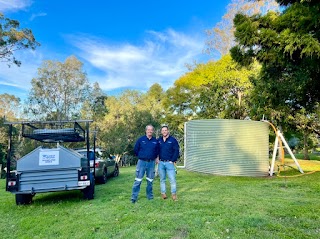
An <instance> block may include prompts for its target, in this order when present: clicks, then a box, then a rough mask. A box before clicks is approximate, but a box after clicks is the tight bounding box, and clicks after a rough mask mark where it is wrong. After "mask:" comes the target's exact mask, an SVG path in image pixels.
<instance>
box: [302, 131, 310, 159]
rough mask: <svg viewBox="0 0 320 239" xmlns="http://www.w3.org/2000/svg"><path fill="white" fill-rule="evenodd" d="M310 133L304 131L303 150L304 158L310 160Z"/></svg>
mask: <svg viewBox="0 0 320 239" xmlns="http://www.w3.org/2000/svg"><path fill="white" fill-rule="evenodd" d="M308 136H309V135H308V134H307V133H303V152H304V157H303V159H306V160H310V157H309V153H308Z"/></svg>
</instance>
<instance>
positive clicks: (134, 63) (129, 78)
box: [68, 29, 205, 90]
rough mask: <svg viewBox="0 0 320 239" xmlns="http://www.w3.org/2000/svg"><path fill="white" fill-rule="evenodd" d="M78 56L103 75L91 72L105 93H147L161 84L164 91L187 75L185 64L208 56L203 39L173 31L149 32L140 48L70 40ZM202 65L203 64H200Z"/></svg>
mask: <svg viewBox="0 0 320 239" xmlns="http://www.w3.org/2000/svg"><path fill="white" fill-rule="evenodd" d="M68 40H69V41H70V42H71V43H72V44H73V45H74V46H75V47H76V48H78V49H79V50H80V52H78V54H79V55H80V56H81V57H82V58H83V59H85V61H87V62H88V63H89V64H91V65H92V66H93V67H94V68H96V69H98V70H99V71H100V73H99V74H97V73H94V71H90V72H88V77H89V79H90V80H91V81H92V80H94V81H97V82H99V84H100V86H101V88H102V89H104V90H114V89H117V88H120V87H125V88H136V89H141V90H144V89H147V88H149V87H150V86H151V85H152V84H154V83H159V84H160V85H162V86H163V87H164V88H165V89H166V88H168V87H169V86H171V85H172V84H173V82H174V81H175V80H176V79H178V78H179V77H180V76H182V74H183V73H185V72H186V70H187V69H186V67H185V64H186V63H192V62H193V61H194V60H196V61H199V59H201V58H204V57H205V56H204V55H203V53H202V50H203V47H204V45H203V44H204V39H203V36H202V37H199V36H197V35H186V34H183V33H180V32H177V31H174V30H173V29H168V30H166V31H164V32H156V31H148V32H147V34H146V38H145V39H144V41H142V42H143V43H142V44H141V45H132V44H128V43H122V44H121V43H119V44H112V43H107V42H104V41H101V40H99V39H96V38H93V37H87V36H68ZM200 61H201V60H200Z"/></svg>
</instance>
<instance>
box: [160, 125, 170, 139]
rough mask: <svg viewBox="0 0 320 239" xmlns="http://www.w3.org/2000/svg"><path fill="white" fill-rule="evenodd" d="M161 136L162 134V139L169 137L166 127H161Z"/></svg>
mask: <svg viewBox="0 0 320 239" xmlns="http://www.w3.org/2000/svg"><path fill="white" fill-rule="evenodd" d="M161 134H162V136H163V137H167V136H168V135H169V130H168V128H167V127H163V128H162V129H161Z"/></svg>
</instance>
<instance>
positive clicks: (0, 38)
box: [0, 12, 40, 66]
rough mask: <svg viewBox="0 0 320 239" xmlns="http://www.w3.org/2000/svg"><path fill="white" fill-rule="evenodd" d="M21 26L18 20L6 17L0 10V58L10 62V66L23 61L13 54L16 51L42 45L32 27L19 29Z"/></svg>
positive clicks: (18, 64)
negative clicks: (34, 34)
mask: <svg viewBox="0 0 320 239" xmlns="http://www.w3.org/2000/svg"><path fill="white" fill-rule="evenodd" d="M19 27H20V23H19V22H18V21H17V20H12V19H9V18H6V17H5V16H4V15H3V14H2V13H1V12H0V60H1V61H4V62H8V66H10V65H11V64H15V65H17V66H20V65H21V62H20V61H19V60H18V59H16V58H15V57H14V55H13V53H14V52H15V51H18V50H22V49H32V50H34V49H35V48H36V47H37V46H40V44H39V43H38V42H37V41H36V40H35V37H34V36H33V33H32V31H31V30H30V29H27V28H24V29H19Z"/></svg>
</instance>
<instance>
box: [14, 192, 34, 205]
mask: <svg viewBox="0 0 320 239" xmlns="http://www.w3.org/2000/svg"><path fill="white" fill-rule="evenodd" d="M30 203H32V194H16V204H17V205H26V204H30Z"/></svg>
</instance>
